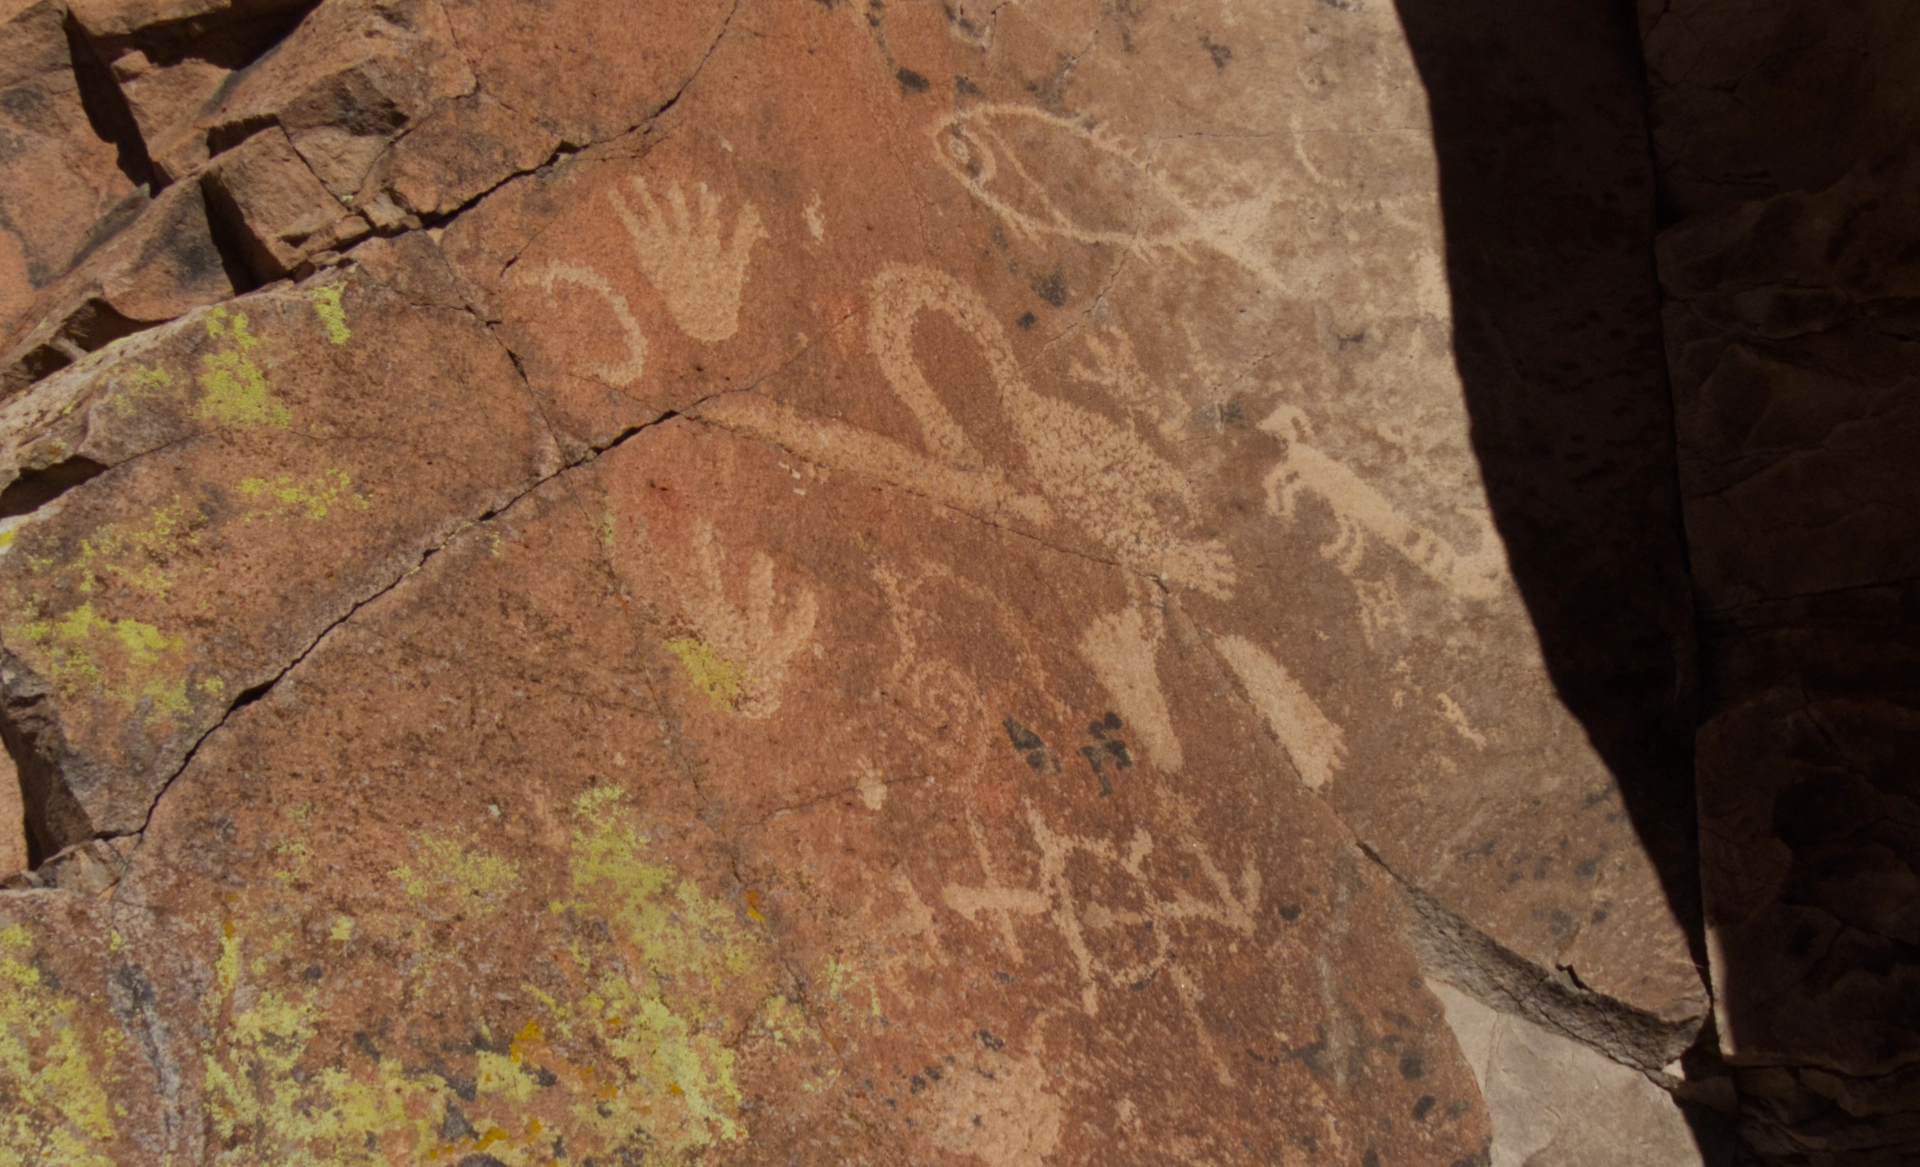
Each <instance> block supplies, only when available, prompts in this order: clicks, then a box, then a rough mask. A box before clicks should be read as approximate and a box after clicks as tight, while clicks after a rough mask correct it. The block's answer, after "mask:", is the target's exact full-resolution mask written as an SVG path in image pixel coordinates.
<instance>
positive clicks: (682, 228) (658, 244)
mask: <svg viewBox="0 0 1920 1167" xmlns="http://www.w3.org/2000/svg"><path fill="white" fill-rule="evenodd" d="M697 189H698V190H699V205H698V207H690V206H688V205H687V199H686V195H685V194H683V193H682V192H681V189H680V186H679V184H678V183H676V184H674V185H673V186H670V187H668V188H667V194H666V199H665V205H664V206H663V205H662V204H661V202H659V201H656V200H655V199H654V198H653V197H652V196H651V195H649V194H648V193H647V184H646V180H644V179H642V178H640V177H638V176H635V177H634V179H633V195H634V200H635V202H637V203H638V204H639V212H638V213H635V210H634V208H633V207H632V206H631V205H629V204H628V202H627V200H626V199H625V198H624V197H622V196H621V194H620V192H619V191H617V190H610V191H608V192H607V201H608V202H610V203H612V204H613V209H614V212H615V213H616V214H618V215H619V216H620V221H621V223H623V224H625V226H626V228H627V238H628V239H629V240H630V241H632V243H633V255H634V258H635V259H637V260H638V261H639V263H640V270H641V271H642V272H643V273H645V275H646V277H647V280H648V282H649V283H651V284H652V285H653V286H654V287H656V288H658V289H659V290H660V294H661V296H663V297H665V299H666V301H667V311H668V312H669V313H670V314H671V315H672V316H673V322H674V323H675V324H678V325H679V326H680V330H681V331H682V332H685V333H686V334H687V335H688V336H691V337H692V338H694V339H695V340H701V341H706V342H707V343H709V344H712V343H714V342H717V341H722V340H726V339H727V338H728V337H730V336H732V335H733V334H734V333H735V332H736V331H738V330H739V328H740V296H741V292H742V291H743V289H744V288H745V286H746V281H747V263H748V261H749V259H750V258H751V252H752V251H753V245H754V244H755V243H758V242H759V241H760V240H762V239H766V238H769V236H768V235H767V229H766V227H765V226H764V225H763V224H762V223H761V222H760V209H759V208H758V207H756V206H754V205H753V204H752V203H743V204H742V205H741V207H740V214H739V216H738V217H737V218H735V219H734V222H733V233H732V235H731V236H729V237H728V238H727V240H726V241H725V242H724V243H723V242H722V241H721V238H720V235H721V223H720V199H719V197H718V196H717V195H715V194H714V193H713V192H712V191H710V190H708V189H707V184H706V183H704V182H703V183H701V184H700V185H699V187H698V188H697Z"/></svg>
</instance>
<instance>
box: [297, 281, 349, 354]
mask: <svg viewBox="0 0 1920 1167" xmlns="http://www.w3.org/2000/svg"><path fill="white" fill-rule="evenodd" d="M340 291H341V289H340V285H339V284H330V285H328V286H327V287H324V288H315V289H314V290H313V291H311V292H309V293H307V297H308V298H309V299H310V300H312V301H313V310H314V312H315V313H316V314H317V315H318V316H319V317H320V324H321V325H322V327H324V328H325V329H326V330H327V339H328V340H330V341H332V342H333V343H335V344H345V343H347V342H348V341H349V340H352V339H353V332H352V331H351V330H350V329H348V328H347V310H346V309H345V308H342V307H341V306H340Z"/></svg>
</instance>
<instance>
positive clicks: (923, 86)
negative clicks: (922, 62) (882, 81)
mask: <svg viewBox="0 0 1920 1167" xmlns="http://www.w3.org/2000/svg"><path fill="white" fill-rule="evenodd" d="M893 76H894V80H896V81H898V82H900V88H902V89H904V90H906V91H907V92H908V93H925V92H926V91H927V90H928V89H930V88H932V85H931V84H930V83H929V82H928V81H927V79H926V78H925V77H923V76H921V75H920V74H918V73H915V72H914V71H913V70H912V69H901V70H900V71H899V72H898V73H895V74H894V75H893Z"/></svg>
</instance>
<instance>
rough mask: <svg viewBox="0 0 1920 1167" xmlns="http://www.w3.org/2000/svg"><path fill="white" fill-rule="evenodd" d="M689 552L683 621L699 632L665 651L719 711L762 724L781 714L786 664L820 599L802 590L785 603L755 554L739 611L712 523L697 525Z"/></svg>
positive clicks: (762, 555)
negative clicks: (691, 581)
mask: <svg viewBox="0 0 1920 1167" xmlns="http://www.w3.org/2000/svg"><path fill="white" fill-rule="evenodd" d="M693 550H694V556H695V560H696V564H697V567H698V570H699V577H698V580H697V581H696V585H695V587H694V588H693V589H692V592H691V594H690V595H688V596H687V597H686V599H685V600H684V602H683V604H684V608H685V614H686V617H687V619H688V621H689V622H690V623H692V625H693V627H694V629H695V630H696V631H697V632H698V633H699V637H698V642H697V643H691V644H684V643H683V641H687V640H691V639H692V638H683V639H682V640H680V641H674V642H671V643H670V644H669V647H670V648H673V649H674V651H675V652H676V653H677V654H678V655H680V656H681V658H682V659H683V660H684V661H685V662H686V663H687V666H688V669H689V670H690V671H694V672H696V673H701V672H702V670H704V674H705V675H703V676H701V677H698V678H697V680H699V681H700V683H701V685H702V687H703V688H705V689H706V690H707V691H708V694H709V695H710V696H712V697H713V698H714V700H715V702H716V703H717V704H722V705H725V706H727V707H729V708H732V709H733V710H734V711H735V712H737V713H740V714H742V715H743V716H746V717H752V718H762V717H767V716H770V715H771V714H773V713H774V712H775V711H776V710H778V709H779V708H780V694H781V690H782V688H783V687H784V685H785V683H786V676H787V663H788V661H789V660H791V659H792V657H793V655H794V653H796V652H798V651H800V649H801V648H802V647H803V646H804V645H805V644H806V643H807V641H808V638H809V637H811V636H812V635H813V627H814V623H815V621H816V620H817V619H818V618H819V615H820V604H819V598H818V597H817V596H816V595H815V594H814V592H813V589H811V588H809V587H806V586H804V585H801V586H797V587H795V588H794V589H793V590H792V594H791V596H790V597H788V598H787V599H785V600H784V601H783V599H782V598H781V596H780V595H779V594H778V593H777V592H776V591H775V589H774V583H773V568H774V564H773V557H772V556H770V555H768V554H767V553H766V552H764V551H755V552H754V553H753V559H752V565H751V566H750V567H749V568H748V569H747V572H746V576H747V578H746V605H745V606H744V607H739V606H736V605H735V604H734V602H733V599H732V596H731V592H732V586H731V585H732V584H733V583H734V582H735V580H736V579H737V575H731V577H730V572H729V570H728V564H727V563H726V562H725V559H726V556H725V555H724V554H723V552H722V550H721V548H720V545H719V541H718V539H717V538H716V536H715V534H714V529H713V524H712V523H709V522H706V521H705V520H702V521H700V522H698V523H696V524H695V525H694V530H693Z"/></svg>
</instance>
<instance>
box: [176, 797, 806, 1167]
mask: <svg viewBox="0 0 1920 1167" xmlns="http://www.w3.org/2000/svg"><path fill="white" fill-rule="evenodd" d="M572 810H573V814H572V816H571V817H572V821H571V823H569V824H568V835H569V844H568V849H567V860H566V868H565V872H564V875H562V873H560V872H557V871H552V870H549V871H547V872H546V873H545V878H546V879H549V880H551V879H555V878H558V879H559V880H560V886H559V889H558V890H557V891H556V892H555V893H554V894H555V895H557V897H558V898H555V899H554V900H552V901H551V902H550V903H547V904H546V905H545V910H544V912H542V915H544V916H545V918H544V919H539V920H531V919H529V918H528V917H527V916H524V915H512V914H510V913H513V912H526V911H536V912H537V911H540V909H538V908H535V907H534V906H533V905H532V904H530V903H528V902H527V901H528V900H529V899H531V898H532V894H533V889H534V888H536V887H542V886H552V885H551V884H546V883H543V880H542V878H541V875H540V874H539V873H537V872H536V871H534V870H532V869H529V870H528V871H525V872H523V871H521V870H520V869H519V868H518V867H517V866H516V865H515V864H513V863H512V862H510V861H508V860H507V859H505V858H504V857H500V856H497V855H493V854H490V853H489V852H487V851H485V850H484V849H482V848H480V847H477V846H475V845H473V843H472V842H471V841H470V840H463V839H460V838H458V837H447V836H443V835H438V834H432V833H427V834H421V835H416V836H415V838H414V842H415V844H416V848H417V852H416V855H415V856H413V857H412V858H411V859H410V861H409V862H408V863H407V864H406V865H404V866H403V867H400V868H396V869H395V870H394V871H393V872H392V874H393V876H394V877H395V881H396V882H394V883H392V884H389V885H388V887H389V888H390V889H391V890H390V893H389V895H388V897H387V899H386V904H385V906H382V907H378V908H375V907H372V906H369V907H368V908H367V909H364V910H362V911H361V912H360V914H359V920H358V922H357V923H356V922H354V921H352V920H349V919H348V918H347V917H345V916H342V915H338V914H336V913H333V912H328V913H327V914H326V915H323V916H321V917H319V918H318V919H316V920H313V921H311V922H308V923H304V924H303V923H302V922H301V921H300V920H299V919H298V918H297V916H295V915H294V914H291V913H289V914H282V913H281V912H280V911H278V910H269V911H266V912H264V913H263V912H259V911H255V910H254V909H253V907H252V905H253V903H254V902H255V901H254V900H253V896H254V895H256V894H259V893H258V892H249V893H246V894H245V895H242V896H238V897H236V898H234V899H232V900H230V901H228V902H229V905H230V910H232V911H234V912H235V915H234V916H233V917H232V919H231V920H230V921H229V922H228V923H227V924H225V925H224V926H223V928H222V930H221V933H220V936H219V946H218V951H217V954H213V955H214V959H213V961H212V963H213V976H212V977H211V978H210V979H211V985H210V990H209V992H208V995H207V998H206V1021H207V1026H208V1033H209V1035H210V1040H209V1042H208V1044H207V1046H206V1047H205V1067H204V1078H205V1081H206V1083H207V1098H208V1104H209V1114H210V1117H211V1118H212V1122H213V1126H214V1128H215V1130H216V1131H217V1132H218V1133H219V1135H220V1136H221V1137H222V1138H223V1139H226V1140H227V1143H228V1146H229V1148H230V1150H229V1151H227V1152H226V1153H225V1156H226V1157H225V1158H223V1160H222V1161H223V1162H231V1163H233V1164H235V1165H236V1167H238V1165H239V1164H267V1163H272V1164H275V1165H276V1167H279V1165H281V1164H290V1165H293V1167H321V1165H323V1164H324V1165H327V1167H333V1165H336V1164H366V1165H368V1167H372V1165H373V1164H389V1163H422V1164H427V1163H439V1164H448V1165H455V1164H458V1163H460V1162H462V1161H463V1160H465V1159H466V1158H467V1157H469V1156H473V1155H486V1156H488V1157H489V1158H490V1159H491V1160H492V1161H496V1162H498V1163H501V1164H505V1165H506V1167H535V1165H539V1167H549V1165H550V1164H552V1163H553V1162H554V1160H555V1157H556V1147H564V1148H565V1154H566V1155H567V1158H568V1161H587V1160H588V1159H592V1160H595V1161H606V1162H613V1161H618V1162H632V1163H637V1164H646V1165H649V1167H667V1165H669V1164H673V1165H684V1164H685V1163H687V1162H689V1161H692V1160H693V1159H696V1158H698V1157H700V1155H701V1154H702V1153H703V1152H704V1151H705V1150H707V1149H709V1148H714V1147H716V1146H718V1145H719V1144H722V1143H725V1142H729V1141H734V1140H744V1139H745V1138H746V1137H747V1134H748V1132H747V1129H746V1122H745V1119H744V1117H743V1116H742V1114H741V1111H740V1103H741V1088H740V1085H739V1083H738V1071H737V1067H736V1059H737V1057H738V1056H740V1055H737V1054H736V1050H735V1048H734V1045H735V1043H737V1042H740V1041H741V1040H743V1039H745V1040H749V1041H750V1042H751V1043H752V1048H753V1049H754V1050H755V1051H756V1056H777V1057H783V1058H796V1059H803V1060H804V1061H805V1062H806V1063H807V1064H809V1065H810V1066H813V1067H815V1068H814V1069H811V1070H809V1071H808V1074H807V1076H806V1077H807V1081H808V1083H809V1085H808V1087H807V1088H809V1089H817V1088H824V1087H825V1085H826V1084H827V1083H830V1082H831V1081H832V1080H833V1078H832V1075H833V1073H834V1072H835V1071H834V1070H833V1069H832V1067H831V1062H832V1056H831V1049H830V1048H829V1047H828V1046H827V1045H826V1043H825V1042H824V1039H822V1037H821V1036H820V1035H819V1033H818V1031H817V1030H816V1029H815V1028H814V1027H813V1026H812V1025H811V1024H810V1022H809V1020H808V1017H807V1014H806V1011H805V1009H804V1008H802V1007H801V1005H799V1004H798V1003H796V1002H793V1001H790V1000H788V999H787V998H786V997H785V996H783V995H781V994H780V993H778V992H777V991H776V988H775V986H776V980H777V978H776V976H775V965H774V960H773V953H772V949H771V943H770V941H769V940H768V939H767V936H766V930H765V929H764V928H762V927H759V926H756V925H754V924H753V923H752V922H751V921H750V919H749V918H748V917H747V916H746V914H745V909H744V908H743V907H742V906H741V904H740V902H739V897H738V895H737V894H722V893H720V892H716V891H712V890H709V889H707V888H705V887H703V886H701V884H700V883H699V882H698V881H697V880H695V879H694V878H691V877H690V876H689V875H688V874H687V873H685V872H683V871H682V870H680V869H679V868H678V867H676V866H675V865H674V864H673V863H672V862H671V861H669V860H668V859H667V858H666V857H665V856H664V855H663V854H662V852H663V850H664V848H663V847H661V846H660V845H658V843H657V842H656V840H655V839H654V837H653V836H652V835H651V834H650V833H649V832H648V831H647V830H646V829H645V828H644V826H643V825H642V824H641V822H640V821H639V819H638V818H637V816H636V814H635V812H634V810H633V808H632V807H631V805H630V804H629V803H628V801H627V798H626V796H625V794H624V793H623V792H622V791H621V790H619V789H617V788H614V787H610V786H609V787H601V788H597V789H595V790H592V791H590V792H588V793H586V794H585V795H583V796H581V797H580V798H578V799H577V800H575V802H574V804H573V808H572ZM287 817H288V818H291V819H296V820H297V819H298V818H299V816H298V815H295V814H292V813H289V814H288V815H287ZM275 851H276V854H278V855H281V856H283V857H292V856H294V855H296V854H301V855H303V854H304V851H303V850H302V849H300V848H297V847H293V846H289V845H287V844H285V843H283V844H282V845H281V846H279V847H276V848H275ZM314 867H315V868H316V869H317V868H318V865H317V864H315V865H314ZM269 894H271V893H269ZM476 898H477V899H482V900H488V901H489V907H488V909H487V911H486V912H481V913H476V912H474V911H473V910H471V907H472V902H473V901H474V900H475V899H476ZM442 905H451V906H453V907H456V908H458V909H459V911H458V912H457V913H456V912H446V913H441V912H439V911H437V910H436V909H437V908H439V907H440V906H442ZM428 915H432V916H433V917H434V923H433V926H432V928H430V929H422V927H421V924H422V923H423V918H424V917H426V916H428ZM503 920H513V921H515V924H514V925H513V926H511V927H508V926H507V925H505V924H503ZM536 932H537V933H540V934H542V938H541V940H540V941H539V945H538V948H539V951H540V953H541V956H540V958H539V959H540V967H541V968H542V970H543V971H542V972H541V973H540V974H539V976H538V978H537V979H538V982H539V983H537V984H535V983H530V982H529V983H523V984H522V985H521V986H520V989H521V995H520V997H519V1000H518V1001H517V1002H514V1003H512V1004H507V1005H504V1006H496V1008H503V1009H505V1010H507V1011H508V1012H507V1014H506V1016H505V1017H503V1016H502V1015H501V1013H500V1012H486V1011H484V1010H485V1009H486V1008H487V1006H485V1005H484V1004H480V1003H479V1002H481V1001H483V1000H485V999H489V998H490V999H491V1000H493V1001H498V1002H505V1001H509V1000H511V997H510V996H509V995H505V994H500V993H494V994H490V995H488V997H483V998H475V997H473V996H472V995H471V993H470V987H471V979H472V978H471V977H470V976H469V975H467V974H466V973H465V972H464V971H462V962H466V963H467V964H469V965H471V966H474V967H486V966H488V965H490V964H492V963H494V962H497V961H499V960H501V959H502V958H503V957H507V956H508V955H509V954H511V953H513V952H515V951H516V941H515V940H514V938H513V937H515V936H518V935H520V934H523V933H524V934H532V933H536ZM303 937H306V938H308V939H306V940H304V941H303V939H302V938H303ZM322 937H324V939H322ZM396 941H397V942H404V943H405V944H407V945H408V946H409V947H407V948H406V949H403V951H407V952H410V953H412V954H414V957H413V958H410V959H408V960H406V961H405V962H404V963H403V964H402V965H400V966H399V967H397V968H396V967H395V966H394V965H393V964H392V963H391V960H392V958H391V952H392V951H393V949H392V948H391V947H390V943H391V942H396ZM449 974H453V975H449ZM381 978H388V982H387V983H388V988H389V989H391V990H394V991H397V993H398V997H397V998H393V999H402V1000H408V1001H412V1002H414V1003H415V1004H414V1008H416V1009H418V1010H420V1012H419V1013H417V1014H416V1015H415V1016H416V1018H417V1019H418V1020H417V1021H415V1022H410V1023H409V1024H408V1025H406V1026H403V1027H401V1028H400V1029H398V1030H395V1031H391V1032H387V1036H386V1037H385V1038H383V1039H382V1040H381V1045H382V1047H383V1048H382V1049H381V1050H379V1051H373V1050H364V1051H360V1052H356V1049H357V1047H356V1046H355V1045H354V1044H353V1042H352V1041H351V1040H349V1039H348V1037H347V1035H349V1034H352V1033H355V1032H356V1031H359V1030H361V1029H363V1028H365V1027H366V1021H365V1019H364V1018H363V1017H362V1016H361V1015H360V1013H359V1012H358V1010H359V1009H360V1008H361V1007H362V1006H361V1005H360V1004H359V1002H360V1001H361V999H362V998H363V996H364V992H361V991H357V990H359V987H360V986H361V985H362V984H363V982H364V983H369V984H378V983H379V982H380V980H381ZM349 985H351V986H354V989H348V988H347V987H346V986H349ZM496 987H498V985H497V984H496ZM448 993H451V994H453V995H452V996H451V997H449V996H447V995H446V994H448ZM373 997H374V999H376V1000H385V999H390V998H389V997H388V993H387V991H386V990H380V991H374V992H373ZM449 1002H459V1004H458V1005H456V1006H455V1012H454V1013H453V1014H452V1015H451V1018H452V1019H453V1024H455V1025H457V1026H460V1027H462V1028H461V1029H460V1030H456V1032H464V1034H465V1035H467V1036H466V1038H465V1039H464V1040H462V1041H460V1042H458V1043H456V1044H453V1045H449V1044H447V1040H446V1037H445V1034H444V1032H443V1031H439V1030H437V1028H436V1027H437V1026H439V1025H441V1024H442V1023H443V1022H444V1020H447V1019H448V1017H447V1015H446V1014H443V1013H442V1012H440V1010H441V1009H443V1008H444V1007H445V1005H446V1004H447V1003H449ZM467 1009H479V1010H482V1011H481V1012H475V1013H470V1014H468V1013H463V1012H462V1011H464V1010H467ZM416 1026H417V1028H415V1027H416ZM408 1030H412V1032H408ZM509 1033H510V1034H512V1036H511V1037H510V1038H509V1037H506V1036H505V1035H506V1034H509ZM496 1034H499V1035H501V1036H500V1037H499V1038H496V1037H495V1035H496ZM463 1049H464V1050H466V1051H470V1052H453V1051H456V1050H463ZM408 1050H414V1051H420V1050H434V1051H438V1052H436V1053H435V1054H434V1055H433V1056H432V1058H430V1059H423V1058H420V1057H417V1056H415V1055H414V1054H409V1053H408V1052H407V1051H408ZM369 1058H373V1059H377V1061H370V1060H369ZM407 1067H411V1068H407ZM820 1067H826V1068H825V1069H821V1068H820Z"/></svg>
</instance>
